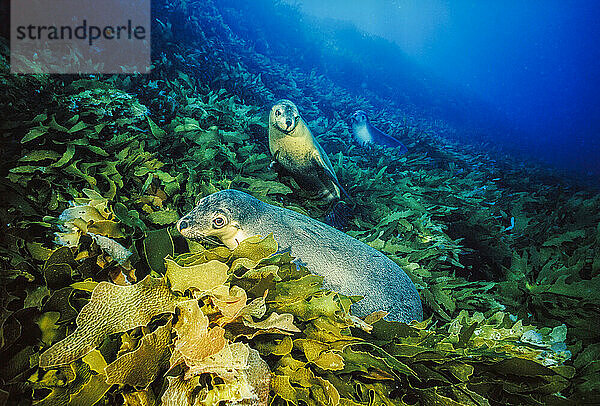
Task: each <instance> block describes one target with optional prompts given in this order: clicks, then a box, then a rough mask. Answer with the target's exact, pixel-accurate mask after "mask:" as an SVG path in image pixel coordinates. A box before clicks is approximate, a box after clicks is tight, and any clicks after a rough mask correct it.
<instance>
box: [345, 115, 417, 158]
mask: <svg viewBox="0 0 600 406" xmlns="http://www.w3.org/2000/svg"><path fill="white" fill-rule="evenodd" d="M350 119H351V121H352V136H353V137H354V139H355V140H356V142H357V143H359V144H360V145H365V144H370V143H373V144H378V145H383V146H386V147H390V148H396V147H399V148H400V149H401V152H402V153H403V154H405V153H407V152H408V148H406V147H405V146H404V144H402V143H401V142H400V141H398V140H397V139H395V138H394V137H392V136H391V135H387V134H386V133H384V132H382V131H380V130H378V129H377V128H375V127H373V125H372V124H371V122H370V121H369V118H368V117H367V113H365V112H364V111H363V110H358V111H356V112H355V113H354V114H353V115H352V116H351V118H350Z"/></svg>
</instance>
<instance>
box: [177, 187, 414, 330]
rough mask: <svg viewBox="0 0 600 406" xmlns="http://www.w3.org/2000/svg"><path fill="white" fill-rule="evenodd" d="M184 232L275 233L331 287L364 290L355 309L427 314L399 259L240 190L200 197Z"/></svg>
mask: <svg viewBox="0 0 600 406" xmlns="http://www.w3.org/2000/svg"><path fill="white" fill-rule="evenodd" d="M177 228H178V229H179V230H180V232H181V234H182V235H183V236H184V237H187V238H191V239H202V238H206V237H210V236H213V237H217V238H219V239H220V240H221V241H222V242H223V243H224V244H225V245H227V246H228V247H229V248H235V247H236V246H237V245H238V244H239V242H240V241H242V240H243V239H245V238H248V237H251V236H253V235H262V236H266V235H268V234H270V233H273V235H274V237H275V239H276V240H277V242H278V243H279V248H280V251H285V250H288V249H289V250H290V253H291V255H292V256H294V257H296V258H297V260H298V261H300V262H301V263H303V264H306V265H307V266H308V268H309V269H310V270H311V271H312V272H314V273H316V274H319V275H322V276H323V277H324V278H325V284H326V286H327V287H328V288H330V289H332V290H334V291H337V292H340V293H343V294H345V295H361V296H364V299H362V300H361V301H359V302H358V303H356V304H354V305H353V313H354V314H356V315H359V316H365V315H367V314H370V313H372V312H375V311H378V310H384V311H387V312H389V315H388V316H387V318H388V319H389V320H397V321H403V322H410V321H412V320H418V321H420V320H422V318H423V310H422V306H421V300H420V298H419V293H418V292H417V290H416V288H415V286H414V284H413V283H412V281H411V280H410V278H409V277H408V276H407V275H406V273H405V272H404V271H403V270H402V268H400V267H399V266H398V265H397V264H396V263H395V262H393V261H392V260H390V259H389V258H388V257H386V256H385V255H383V254H382V253H381V252H379V251H377V250H375V249H374V248H372V247H370V246H368V245H366V244H364V243H362V242H360V241H358V240H356V239H354V238H352V237H350V236H349V235H347V234H345V233H343V232H341V231H339V230H336V229H335V228H333V227H330V226H328V225H326V224H324V223H321V222H319V221H317V220H314V219H312V218H310V217H307V216H305V215H302V214H300V213H297V212H294V211H291V210H288V209H284V208H281V207H276V206H272V205H269V204H266V203H263V202H261V201H260V200H258V199H256V198H254V197H252V196H250V195H248V194H246V193H243V192H240V191H236V190H231V189H228V190H223V191H220V192H216V193H213V194H212V195H209V196H207V197H205V198H203V199H201V200H200V202H199V203H198V205H197V206H196V207H195V208H194V209H193V210H192V211H191V212H190V213H188V214H187V215H185V216H184V217H183V218H182V219H181V220H179V222H178V223H177Z"/></svg>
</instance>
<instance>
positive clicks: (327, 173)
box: [269, 100, 350, 201]
mask: <svg viewBox="0 0 600 406" xmlns="http://www.w3.org/2000/svg"><path fill="white" fill-rule="evenodd" d="M269 150H270V151H271V155H273V158H274V159H275V160H276V161H277V162H279V164H281V166H283V167H284V168H285V169H286V170H287V171H289V172H290V173H291V174H292V176H293V177H294V179H296V181H297V182H298V184H299V185H300V186H301V187H303V188H305V189H306V190H307V191H308V192H311V193H313V194H316V196H317V198H319V199H323V200H325V201H335V200H339V199H340V198H341V196H340V191H341V192H342V193H343V194H344V195H346V197H348V198H349V199H350V196H348V193H346V191H345V190H344V188H343V187H342V185H340V181H339V180H338V178H337V176H336V174H335V172H334V171H333V167H332V166H331V162H329V158H328V157H327V154H326V153H325V151H323V148H321V146H320V145H319V143H318V142H317V140H316V139H315V137H313V135H312V133H311V132H310V130H309V129H308V127H307V126H306V123H305V122H304V120H303V119H302V117H300V113H299V112H298V108H297V107H296V105H295V104H294V103H293V102H291V101H289V100H279V101H278V102H277V103H275V105H273V107H272V108H271V112H270V114H269Z"/></svg>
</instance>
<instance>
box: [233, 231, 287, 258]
mask: <svg viewBox="0 0 600 406" xmlns="http://www.w3.org/2000/svg"><path fill="white" fill-rule="evenodd" d="M276 252H277V242H276V241H275V238H274V237H273V234H269V235H268V236H266V237H264V238H263V237H261V236H258V235H257V236H254V237H250V238H246V239H245V240H243V241H242V242H240V244H239V245H238V246H237V247H236V248H235V249H234V250H233V252H232V253H231V257H232V259H234V260H235V259H237V258H248V259H250V260H252V261H256V262H258V261H260V260H262V259H265V258H268V257H270V256H271V255H273V254H275V253H276Z"/></svg>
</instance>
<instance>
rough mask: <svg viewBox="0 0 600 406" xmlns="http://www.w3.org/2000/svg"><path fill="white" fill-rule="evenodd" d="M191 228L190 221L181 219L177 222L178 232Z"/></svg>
mask: <svg viewBox="0 0 600 406" xmlns="http://www.w3.org/2000/svg"><path fill="white" fill-rule="evenodd" d="M189 227H190V222H189V221H188V220H186V219H185V218H182V219H180V220H179V221H178V222H177V230H178V231H179V232H181V230H185V229H186V228H189Z"/></svg>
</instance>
